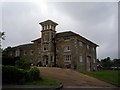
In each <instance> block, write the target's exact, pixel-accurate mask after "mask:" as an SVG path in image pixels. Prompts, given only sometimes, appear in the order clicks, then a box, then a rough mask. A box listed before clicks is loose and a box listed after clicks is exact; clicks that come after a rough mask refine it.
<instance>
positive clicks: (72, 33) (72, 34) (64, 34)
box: [32, 31, 98, 46]
mask: <svg viewBox="0 0 120 90" xmlns="http://www.w3.org/2000/svg"><path fill="white" fill-rule="evenodd" d="M71 36H78V37H81V38H83V39H85V40H86V41H88V42H90V43H92V44H94V45H96V46H98V45H97V44H95V43H93V42H92V41H90V40H88V39H86V38H84V37H83V36H81V35H79V34H77V33H74V32H72V31H66V32H60V33H56V36H55V38H62V37H71ZM32 42H39V43H41V38H38V39H36V40H33V41H32Z"/></svg>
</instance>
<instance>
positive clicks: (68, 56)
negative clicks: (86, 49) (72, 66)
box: [64, 55, 72, 62]
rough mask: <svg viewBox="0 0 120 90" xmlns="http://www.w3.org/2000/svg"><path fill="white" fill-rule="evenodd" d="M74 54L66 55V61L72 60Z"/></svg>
mask: <svg viewBox="0 0 120 90" xmlns="http://www.w3.org/2000/svg"><path fill="white" fill-rule="evenodd" d="M71 59H72V56H71V55H64V61H65V62H71Z"/></svg>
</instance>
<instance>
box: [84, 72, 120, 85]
mask: <svg viewBox="0 0 120 90" xmlns="http://www.w3.org/2000/svg"><path fill="white" fill-rule="evenodd" d="M83 73H84V74H87V75H90V76H93V77H95V78H98V79H100V80H103V81H105V82H108V83H111V84H113V85H116V86H120V76H119V75H120V70H100V71H91V72H83Z"/></svg>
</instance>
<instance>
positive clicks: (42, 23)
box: [39, 20, 58, 25]
mask: <svg viewBox="0 0 120 90" xmlns="http://www.w3.org/2000/svg"><path fill="white" fill-rule="evenodd" d="M39 24H40V25H48V24H53V25H58V24H57V23H56V22H53V21H52V20H46V21H44V22H41V23H39Z"/></svg>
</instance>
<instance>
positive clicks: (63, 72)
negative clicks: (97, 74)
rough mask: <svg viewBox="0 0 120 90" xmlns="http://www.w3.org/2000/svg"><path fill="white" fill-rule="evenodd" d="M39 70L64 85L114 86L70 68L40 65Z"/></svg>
mask: <svg viewBox="0 0 120 90" xmlns="http://www.w3.org/2000/svg"><path fill="white" fill-rule="evenodd" d="M40 72H41V74H42V75H45V76H50V77H52V78H55V79H58V80H60V81H61V82H62V83H63V85H64V86H81V87H115V86H113V85H111V84H108V83H106V82H103V81H101V80H98V79H96V78H93V77H90V76H88V75H85V74H82V73H79V72H76V71H74V70H71V69H62V68H50V67H49V68H48V67H40Z"/></svg>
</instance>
